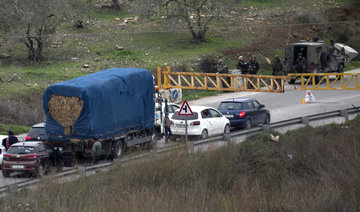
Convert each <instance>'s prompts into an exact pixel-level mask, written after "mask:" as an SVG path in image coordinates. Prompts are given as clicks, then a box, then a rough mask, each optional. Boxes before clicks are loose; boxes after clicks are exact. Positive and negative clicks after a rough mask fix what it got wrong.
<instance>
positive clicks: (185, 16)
mask: <svg viewBox="0 0 360 212" xmlns="http://www.w3.org/2000/svg"><path fill="white" fill-rule="evenodd" d="M164 6H165V7H166V10H167V11H168V12H167V13H168V17H169V18H179V17H180V18H181V19H182V20H183V21H184V23H185V25H186V27H187V28H188V29H189V30H190V33H191V35H192V38H193V40H194V41H199V42H203V41H205V35H206V32H207V31H208V29H209V27H208V25H209V23H210V22H211V21H212V20H213V19H214V18H215V17H216V16H218V14H219V10H218V8H219V7H217V6H218V5H216V3H215V1H214V0H165V3H164Z"/></svg>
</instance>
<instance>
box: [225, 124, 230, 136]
mask: <svg viewBox="0 0 360 212" xmlns="http://www.w3.org/2000/svg"><path fill="white" fill-rule="evenodd" d="M229 132H230V125H229V124H226V125H225V127H224V134H226V133H229Z"/></svg>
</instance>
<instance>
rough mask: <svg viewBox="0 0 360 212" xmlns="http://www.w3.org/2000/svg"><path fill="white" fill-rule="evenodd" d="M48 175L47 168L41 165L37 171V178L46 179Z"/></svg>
mask: <svg viewBox="0 0 360 212" xmlns="http://www.w3.org/2000/svg"><path fill="white" fill-rule="evenodd" d="M46 173H47V166H44V165H42V164H40V166H39V168H38V170H37V171H36V174H35V175H36V177H44V176H45V175H46Z"/></svg>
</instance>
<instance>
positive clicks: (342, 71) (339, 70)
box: [337, 64, 344, 73]
mask: <svg viewBox="0 0 360 212" xmlns="http://www.w3.org/2000/svg"><path fill="white" fill-rule="evenodd" d="M337 72H338V73H344V65H343V64H340V65H339V68H338V70H337Z"/></svg>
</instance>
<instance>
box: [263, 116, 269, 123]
mask: <svg viewBox="0 0 360 212" xmlns="http://www.w3.org/2000/svg"><path fill="white" fill-rule="evenodd" d="M269 123H270V115H269V114H267V115H266V118H265V122H264V124H269Z"/></svg>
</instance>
